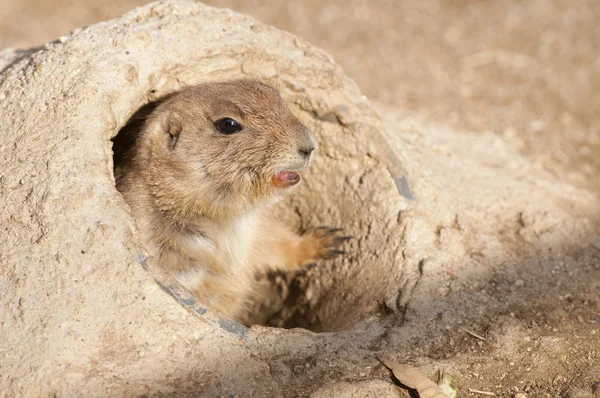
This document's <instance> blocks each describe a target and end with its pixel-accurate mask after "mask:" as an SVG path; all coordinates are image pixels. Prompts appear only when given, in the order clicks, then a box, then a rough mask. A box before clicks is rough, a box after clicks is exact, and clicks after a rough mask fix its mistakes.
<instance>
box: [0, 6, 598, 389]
mask: <svg viewBox="0 0 600 398" xmlns="http://www.w3.org/2000/svg"><path fill="white" fill-rule="evenodd" d="M207 3H208V4H211V5H215V6H221V7H231V8H233V9H235V10H236V11H240V12H243V13H246V14H249V15H252V16H254V17H256V18H257V19H259V20H262V21H264V22H266V23H269V24H272V25H275V26H277V27H279V28H282V29H285V30H289V31H291V32H293V33H296V34H298V35H300V36H302V37H304V38H306V39H307V40H309V41H310V42H312V43H313V44H315V45H317V46H320V47H322V48H324V49H325V50H327V51H328V52H329V53H331V54H333V56H334V57H335V59H336V60H337V61H338V62H339V63H341V64H342V66H343V67H344V69H345V71H346V73H347V74H348V75H349V76H350V77H352V78H353V79H355V80H356V81H357V82H358V84H359V86H360V87H361V89H362V90H363V92H364V93H365V94H366V95H367V96H368V97H369V98H370V99H373V100H375V101H377V102H378V103H379V104H380V106H379V109H380V110H381V112H382V114H384V115H386V120H387V123H391V124H402V123H405V121H406V118H405V117H403V115H408V114H410V115H411V117H413V116H414V115H417V116H418V117H419V118H421V119H422V122H423V123H424V124H425V125H428V124H430V125H431V126H432V127H431V128H432V129H436V128H438V127H436V126H437V125H438V124H441V125H443V126H444V127H443V128H439V131H442V132H441V133H437V134H436V135H435V139H433V138H430V139H429V141H428V139H427V138H426V137H423V136H421V135H418V134H417V135H415V136H412V138H411V137H410V136H409V137H408V138H404V139H403V141H400V140H397V141H396V144H397V145H400V144H403V145H405V149H403V150H413V151H419V150H422V151H425V150H426V149H429V150H431V151H440V156H454V157H459V158H460V157H461V156H462V157H465V158H467V157H469V156H470V154H471V153H472V152H473V151H478V149H481V148H478V146H477V145H486V144H489V143H493V142H495V141H494V140H495V139H497V137H500V139H501V141H502V145H500V146H499V147H498V148H500V149H501V150H503V151H508V152H509V153H512V152H514V153H515V155H514V156H515V159H517V158H519V155H518V154H521V155H523V156H524V159H525V160H524V161H523V164H527V165H528V166H527V167H531V168H532V169H536V168H537V169H538V170H540V173H542V172H548V173H550V174H551V175H553V178H554V179H548V181H555V182H556V181H559V182H561V183H564V184H565V191H568V190H569V187H568V184H573V185H574V186H576V187H578V188H580V189H583V190H588V191H589V192H590V194H591V195H598V194H599V193H600V177H599V173H600V118H599V117H598V116H597V110H598V109H599V108H600V94H599V93H600V27H598V26H597V23H596V21H597V20H598V18H599V17H600V5H599V3H598V2H595V1H593V0H590V1H581V2H578V3H577V7H576V8H575V7H572V4H573V3H572V2H571V6H570V5H569V2H568V1H556V0H555V1H552V0H541V1H531V2H518V1H503V2H472V1H463V2H460V3H459V2H443V1H421V2H418V3H417V2H409V1H392V0H390V1H374V2H360V1H351V2H342V1H337V0H336V1H331V2H327V3H326V4H322V3H321V2H318V1H311V0H304V1H300V2H268V1H264V0H263V1H254V2H243V1H209V2H207ZM141 4H144V2H135V1H129V0H125V1H120V2H110V1H87V2H69V1H64V2H61V3H60V6H58V5H57V3H56V2H49V1H48V2H46V1H35V0H32V1H29V0H23V1H19V2H11V3H10V4H5V5H3V6H2V8H1V9H0V17H1V20H0V47H6V46H17V47H30V46H35V45H39V44H42V43H45V42H47V41H50V40H53V39H55V38H56V37H58V36H60V35H61V34H64V33H66V32H68V31H69V30H71V29H73V28H76V27H79V26H83V25H88V24H91V23H93V22H96V21H98V20H103V19H108V18H111V17H116V16H118V15H120V14H122V13H123V12H125V11H127V10H129V9H131V8H133V7H134V6H136V5H141ZM444 128H452V129H454V131H459V132H460V133H459V134H460V137H461V138H460V139H456V136H454V135H450V134H448V137H452V139H453V141H452V142H446V141H445V138H444V137H445V136H444V134H443V131H444ZM407 129H408V130H410V128H409V127H407ZM471 135H476V138H475V139H473V140H471V139H470V138H469V137H470V136H471ZM389 138H391V139H394V137H389ZM396 138H397V137H396ZM469 145H473V148H470V147H469ZM440 148H442V149H440ZM419 156H420V157H419ZM419 156H416V157H415V159H416V160H415V161H418V160H419V159H421V160H422V161H426V160H427V159H428V157H427V156H426V155H422V156H421V155H419ZM505 158H506V156H499V158H498V159H505ZM519 159H520V158H519ZM519 162H520V160H519V161H516V163H517V166H518V165H519V164H521V163H519ZM525 162H527V163H525ZM488 166H489V167H498V168H500V167H503V166H505V165H499V164H496V165H494V160H493V159H490V165H488ZM411 167H412V169H413V170H415V171H413V172H414V173H416V170H417V169H418V167H417V166H416V165H412V166H411V165H409V169H410V168H411ZM511 167H516V166H511ZM457 170H458V171H460V169H459V168H457ZM437 172H439V173H443V172H444V170H437ZM515 173H516V171H515ZM423 177H426V174H424V176H423ZM432 181H438V182H439V183H440V184H441V183H443V182H442V179H441V178H438V180H436V178H432ZM473 183H474V184H475V183H477V182H473ZM596 197H597V196H596ZM519 210H520V209H508V211H512V212H514V217H513V218H514V223H513V224H507V225H505V226H503V228H504V232H503V233H502V234H501V235H502V236H503V238H502V239H501V241H502V242H503V244H504V245H506V247H510V248H511V249H512V250H514V252H515V253H518V254H519V256H518V258H513V259H507V260H506V262H505V263H502V264H498V266H497V267H496V268H495V269H493V270H492V271H491V272H487V273H478V272H473V273H472V274H473V275H472V277H471V281H472V283H470V284H467V283H466V282H465V280H464V279H459V280H460V284H459V283H456V284H454V285H453V284H452V283H451V282H452V280H453V279H452V278H449V283H448V284H447V285H445V286H438V287H436V288H435V294H433V295H434V296H435V297H438V298H444V300H442V301H443V302H440V301H439V300H438V301H435V300H433V301H435V302H433V303H432V302H430V301H422V302H420V301H419V300H425V299H424V297H425V296H424V293H423V292H421V295H418V294H417V295H416V296H415V298H414V300H413V301H412V302H411V304H410V306H408V308H404V311H405V314H407V315H408V316H407V318H406V319H405V318H404V317H402V319H399V318H398V314H390V313H393V312H394V311H397V308H386V307H385V306H384V307H382V308H381V309H380V310H381V311H380V312H381V314H380V315H381V316H382V319H384V321H382V322H389V323H392V324H394V325H395V326H398V325H399V324H402V323H403V322H404V324H403V327H400V328H393V329H390V330H392V332H390V333H389V334H388V335H386V336H383V337H382V338H381V339H380V340H378V341H377V343H376V344H375V345H376V346H374V347H373V349H374V350H385V349H386V347H390V346H392V347H395V348H396V349H400V348H402V349H403V350H405V351H403V352H404V354H399V355H400V357H402V355H404V356H405V357H406V358H407V359H411V358H415V357H418V358H421V359H420V361H421V362H420V365H424V366H430V367H431V368H432V369H433V368H434V367H435V368H446V369H447V370H448V371H449V372H450V373H453V372H456V373H459V374H460V375H461V378H460V380H459V387H462V390H461V391H463V394H464V396H470V395H469V393H468V392H467V389H466V388H467V387H473V388H478V389H482V390H490V389H494V390H495V391H500V395H501V396H506V397H510V396H515V394H517V393H525V394H530V395H529V396H531V397H535V396H549V397H555V396H564V397H570V398H584V397H594V396H600V368H599V367H598V363H599V362H600V351H599V349H600V348H599V347H600V328H599V325H600V297H599V293H598V292H599V286H598V282H597V281H598V280H599V278H600V275H599V272H600V242H596V243H592V244H590V245H587V246H585V245H582V246H581V247H575V246H573V245H571V244H570V243H569V244H567V243H566V242H565V245H564V247H559V248H555V249H554V252H553V251H552V250H553V248H552V247H544V246H543V245H542V246H540V245H535V246H532V245H531V244H530V243H528V239H529V237H531V236H534V235H535V237H536V239H537V237H539V235H543V234H544V233H545V231H546V230H553V229H556V226H553V225H551V224H552V223H551V220H541V221H540V220H539V219H537V218H536V217H537V215H534V216H533V218H528V214H527V213H522V212H519ZM511 214H512V213H511ZM595 222H596V223H598V220H597V219H596V220H595ZM595 228H596V231H598V229H597V226H596V227H595ZM465 229H466V230H467V231H468V230H469V227H468V225H466V226H465V225H462V226H461V222H460V220H458V219H457V221H456V223H452V222H451V223H449V224H448V225H441V226H440V230H439V236H438V238H439V239H440V242H442V243H441V246H442V247H454V246H453V244H452V240H453V239H459V238H460V237H464V236H469V234H468V233H465V232H464V230H465ZM592 229H594V227H592ZM457 231H458V232H457ZM530 235H531V236H530ZM532 239H533V238H532ZM444 242H446V244H445V243H444ZM447 242H451V243H449V244H448V243H447ZM536 242H537V241H536ZM479 243H480V244H482V243H481V242H479ZM476 246H477V245H475V244H474V243H473V242H469V244H468V245H467V244H466V243H465V247H468V248H470V249H469V250H471V249H472V248H473V247H476ZM469 256H471V257H472V258H473V259H474V260H473V261H474V263H476V262H477V261H476V259H477V257H478V256H480V254H478V253H477V251H476V250H474V251H473V252H472V253H469ZM524 259H526V260H524ZM425 268H426V267H425ZM475 268H476V267H475ZM426 272H427V271H425V274H426ZM447 272H448V274H449V275H450V276H451V274H452V272H454V271H453V270H452V267H451V266H450V267H448V268H447ZM432 288H433V287H432ZM418 306H422V307H423V308H428V309H430V311H429V314H430V318H427V319H415V317H414V315H415V314H423V313H424V311H423V310H418V309H414V307H418ZM411 307H413V309H412V310H411ZM459 309H462V310H459ZM411 314H412V317H411ZM423 324H427V325H430V327H431V328H433V329H432V330H426V331H423V330H422V329H419V327H421V328H423V326H422V325H423ZM419 325H421V326H419ZM436 328H437V329H440V328H441V329H443V331H442V332H439V333H434V330H436V331H437V329H436ZM457 330H462V331H463V333H462V334H461V337H460V339H457V338H456V331H457ZM464 330H469V331H472V332H475V333H478V334H479V335H482V336H485V337H486V338H487V340H485V341H484V340H480V339H477V338H473V337H472V336H470V335H468V334H467V333H466V332H464ZM419 335H422V337H420V338H419V337H415V336H419ZM407 336H408V337H407ZM500 348H501V349H500ZM423 358H425V359H423ZM427 360H428V361H429V362H427ZM308 363H309V362H306V364H308ZM304 365H305V364H300V365H298V366H300V367H302V366H304ZM310 366H312V365H310V364H309V365H308V366H307V367H306V369H307V370H306V373H308V372H309V370H308V369H309V368H310ZM298 372H300V373H302V372H303V370H302V369H300V370H299V371H298ZM356 374H357V375H358V376H356V377H355V378H351V377H348V376H346V375H344V374H343V373H340V377H339V379H340V380H341V381H340V385H339V386H337V387H336V388H338V390H337V391H338V392H340V394H342V393H341V392H344V393H343V394H342V395H347V396H351V391H352V383H355V382H357V381H360V380H365V379H370V378H379V379H384V380H387V379H388V377H389V375H388V373H387V372H386V371H385V370H383V369H380V368H377V369H368V370H365V369H362V370H357V371H356ZM363 374H364V375H363ZM300 379H303V378H299V380H300ZM303 380H304V379H303ZM296 387H298V388H300V387H302V388H305V390H306V391H312V389H311V386H310V385H309V384H306V385H300V386H296ZM377 388H382V389H383V388H388V386H387V385H386V386H384V387H380V386H379V387H378V386H377V385H373V390H374V391H377ZM394 391H395V390H394ZM318 394H319V393H318V392H317V393H316V395H317V396H318ZM398 394H400V396H403V395H402V394H404V396H408V395H407V394H405V393H404V392H401V391H400V392H398ZM472 396H477V395H472Z"/></svg>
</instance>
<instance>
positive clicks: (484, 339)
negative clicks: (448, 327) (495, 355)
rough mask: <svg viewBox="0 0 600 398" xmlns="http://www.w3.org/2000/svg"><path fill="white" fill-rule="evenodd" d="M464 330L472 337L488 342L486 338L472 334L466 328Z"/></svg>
mask: <svg viewBox="0 0 600 398" xmlns="http://www.w3.org/2000/svg"><path fill="white" fill-rule="evenodd" d="M462 330H464V331H465V332H467V333H469V334H470V335H471V336H473V337H475V338H476V339H479V340H483V341H486V338H485V337H483V336H480V335H478V334H477V333H474V332H471V331H470V330H467V329H465V328H462Z"/></svg>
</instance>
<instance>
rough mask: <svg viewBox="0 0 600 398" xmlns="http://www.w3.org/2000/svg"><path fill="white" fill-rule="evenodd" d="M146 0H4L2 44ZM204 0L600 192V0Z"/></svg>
mask: <svg viewBox="0 0 600 398" xmlns="http://www.w3.org/2000/svg"><path fill="white" fill-rule="evenodd" d="M145 3H147V2H146V1H144V0H118V1H117V0H77V1H75V0H2V5H1V6H0V48H5V47H19V48H28V47H32V46H38V45H41V44H43V43H46V42H48V41H51V40H54V39H56V38H58V37H59V36H61V35H64V34H66V33H67V32H69V31H70V30H72V29H75V28H77V27H82V26H85V25H90V24H92V23H94V22H97V21H101V20H106V19H110V18H114V17H117V16H119V15H121V14H123V13H125V12H127V11H128V10H130V9H132V8H134V7H136V6H139V5H143V4H145ZM205 3H207V4H210V5H213V6H216V7H227V8H231V9H233V10H235V11H239V12H242V13H244V14H248V15H251V16H253V17H255V18H256V19H258V20H261V21H263V22H266V23H268V24H271V25H274V26H276V27H278V28H280V29H284V30H287V31H290V32H292V33H295V34H297V35H299V36H301V37H303V38H305V39H307V40H308V41H309V42H311V43H312V44H314V45H317V46H319V47H321V48H323V49H325V50H326V51H328V52H329V53H331V54H332V55H333V56H334V58H335V59H336V60H337V61H338V62H339V63H340V64H341V65H342V66H343V67H344V69H345V71H346V73H347V74H348V75H349V76H350V77H351V78H353V79H354V80H355V81H356V82H357V83H358V84H359V86H360V87H361V89H362V91H363V92H364V93H365V94H366V95H367V96H368V97H369V98H370V99H371V100H373V101H375V102H379V103H381V104H385V105H387V106H393V107H395V108H397V109H399V110H400V111H402V112H407V113H412V114H418V115H419V117H422V118H426V119H427V120H429V121H432V122H435V123H439V124H446V125H452V126H453V127H454V128H456V129H459V130H463V131H467V132H472V133H473V134H480V133H482V132H493V133H495V134H498V135H500V136H502V137H503V138H504V139H505V140H506V141H507V142H508V143H509V144H510V145H511V146H513V147H514V148H516V149H518V150H519V151H520V152H521V153H523V154H524V155H525V156H527V157H529V158H530V159H532V160H534V161H535V162H537V163H538V164H539V165H540V167H543V168H545V169H547V170H549V171H550V172H552V173H554V174H556V175H559V176H560V177H561V178H562V179H563V180H566V181H569V182H570V183H572V184H575V185H577V186H579V187H585V188H587V189H589V190H590V191H593V192H594V193H600V24H598V21H599V20H600V1H598V0H578V1H570V0H531V1H518V0H502V1H493V0H478V1H476V0H462V1H459V0H453V1H452V0H447V1H442V0H419V1H414V0H372V1H360V0H349V1H348V0H331V1H318V0H297V1H283V0H281V1H280V0H253V1H242V0H207V1H205ZM424 167H426V166H424Z"/></svg>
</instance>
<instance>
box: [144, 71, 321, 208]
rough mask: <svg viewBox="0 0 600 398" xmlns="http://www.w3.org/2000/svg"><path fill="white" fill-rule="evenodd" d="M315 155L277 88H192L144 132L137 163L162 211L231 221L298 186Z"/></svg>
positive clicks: (156, 114) (163, 107)
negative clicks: (174, 211)
mask: <svg viewBox="0 0 600 398" xmlns="http://www.w3.org/2000/svg"><path fill="white" fill-rule="evenodd" d="M314 149H315V140H314V138H313V136H312V134H311V132H310V131H309V130H308V128H307V127H306V126H304V125H303V124H302V123H301V122H300V121H299V120H298V119H297V118H296V117H295V116H294V115H293V114H292V113H291V111H290V109H289V108H288V106H287V104H286V103H285V102H284V101H283V99H282V98H281V97H280V96H279V94H278V93H277V91H276V90H275V89H273V88H271V87H269V86H267V85H265V84H262V83H258V82H253V81H242V80H240V81H232V82H224V83H208V84H202V85H199V86H195V87H191V88H188V89H185V90H183V91H181V92H179V93H177V94H175V95H173V96H171V97H169V98H168V99H167V100H165V101H164V102H163V103H162V104H160V105H159V106H158V107H157V108H156V109H155V110H154V111H153V113H152V114H151V115H150V117H149V118H148V120H147V121H146V123H145V125H144V127H143V129H142V132H141V141H140V149H139V151H138V164H140V162H139V161H141V164H140V165H141V167H142V168H143V169H144V171H143V172H144V175H145V179H146V182H147V183H148V185H149V187H150V193H151V195H152V197H153V199H154V202H155V204H156V205H157V206H158V207H159V208H161V209H162V210H175V209H176V208H178V207H179V211H183V212H186V213H190V212H191V213H199V214H202V215H204V216H208V217H212V218H223V217H226V218H227V217H232V216H235V215H236V214H239V213H241V212H243V211H247V210H249V209H251V208H252V207H254V206H257V205H260V204H261V203H268V202H269V201H270V200H273V199H277V198H279V197H281V196H283V194H284V193H286V192H287V191H289V190H290V188H291V187H293V186H295V185H297V184H298V183H299V182H300V179H301V177H300V172H302V171H303V170H305V169H306V168H308V166H309V164H310V161H311V159H312V154H313V151H314Z"/></svg>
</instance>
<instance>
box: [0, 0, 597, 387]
mask: <svg viewBox="0 0 600 398" xmlns="http://www.w3.org/2000/svg"><path fill="white" fill-rule="evenodd" d="M0 70H1V71H2V72H1V74H0V120H1V121H2V122H0V123H1V124H0V126H1V130H2V132H3V133H4V137H5V138H4V140H3V142H2V144H1V146H0V148H1V157H0V161H1V162H2V163H1V170H2V171H1V172H0V195H1V197H2V202H1V203H2V208H1V212H0V225H1V226H2V230H3V232H2V235H0V247H2V251H1V253H0V267H1V268H0V272H1V273H0V292H1V297H0V305H1V306H2V307H1V308H2V310H1V311H2V314H3V315H2V318H0V323H1V329H0V334H1V338H0V358H1V361H0V376H1V377H0V395H3V396H52V395H56V396H84V395H91V396H141V395H147V396H155V395H157V396H165V395H166V396H232V395H233V396H239V397H245V396H311V395H312V396H315V397H327V396H331V397H337V396H357V397H358V396H390V397H394V396H408V394H407V393H406V390H402V389H399V388H398V387H396V386H395V385H393V383H392V381H391V378H390V375H389V372H387V371H386V370H385V369H383V368H381V367H380V366H378V362H377V360H376V359H375V358H374V356H373V353H375V352H384V353H386V354H387V355H389V356H391V357H392V358H394V359H396V360H399V361H402V362H407V363H411V364H413V365H416V366H417V367H419V368H420V369H421V371H423V372H424V373H426V374H428V375H429V376H433V375H434V373H435V370H436V369H445V371H446V372H447V373H450V374H451V375H452V376H453V377H454V379H455V381H456V385H457V387H458V389H459V394H461V395H460V396H468V395H469V392H468V389H469V388H474V389H478V390H486V391H493V392H495V393H496V394H498V395H499V396H506V397H510V396H513V395H514V394H516V393H518V392H526V393H527V394H530V395H531V396H557V395H561V394H562V395H564V396H568V397H575V396H579V395H581V394H588V395H589V396H593V394H596V393H597V392H598V390H599V389H600V387H599V386H600V384H599V383H600V376H599V375H600V365H599V364H600V351H599V350H598V347H599V346H600V344H599V343H600V298H599V297H598V291H600V282H599V281H600V278H599V277H600V227H599V223H600V211H599V210H600V209H599V206H598V197H597V196H596V195H595V194H594V193H593V192H590V191H588V190H584V189H582V188H578V187H576V186H572V185H570V184H569V183H567V182H565V181H564V180H561V179H560V178H559V176H557V174H556V173H554V174H552V173H550V172H549V171H547V170H546V169H545V168H543V167H542V166H541V165H540V164H539V163H537V162H533V161H531V159H529V158H528V157H524V156H522V155H521V154H520V153H519V152H517V151H516V150H515V148H514V147H513V146H511V145H509V144H507V143H506V142H505V141H503V140H502V139H501V138H499V137H498V135H495V134H493V133H482V134H478V135H473V134H470V133H466V132H461V131H460V130H459V129H458V128H456V126H452V125H450V124H447V123H444V122H443V121H439V122H436V123H434V122H432V121H431V119H430V118H428V117H423V116H422V115H419V114H417V113H413V112H409V111H406V110H405V111H400V110H398V109H396V108H392V107H389V106H388V105H384V104H378V105H377V106H376V108H374V107H373V106H372V105H371V104H370V103H369V101H368V100H367V99H366V98H365V97H364V96H362V94H361V93H360V91H359V89H358V87H357V86H356V84H354V83H353V82H352V81H351V80H350V79H349V78H347V77H346V76H345V75H344V74H343V72H342V70H341V68H340V67H339V66H338V65H337V64H335V63H334V61H333V60H332V58H331V57H330V56H329V55H327V54H326V53H324V52H323V51H321V50H319V49H316V48H314V47H312V46H311V45H309V44H308V43H306V42H304V41H303V40H301V39H299V38H296V37H294V36H292V35H290V34H287V33H284V32H282V31H279V30H277V29H275V28H272V27H269V26H267V25H264V24H262V23H260V22H257V21H255V20H253V19H251V18H249V17H244V16H241V15H239V14H235V13H233V12H231V11H228V10H219V9H214V8H210V7H207V6H204V5H202V4H200V3H196V2H188V1H167V2H161V3H153V4H150V5H148V6H145V7H143V8H139V9H136V10H134V11H132V12H131V13H129V14H127V15H125V16H124V17H122V18H119V19H116V20H113V21H109V22H104V23H99V24H96V25H93V26H90V27H87V28H84V29H80V30H77V31H74V32H73V33H71V34H69V35H67V36H64V37H61V39H59V40H57V41H54V42H52V43H49V44H47V45H44V46H41V47H39V48H35V49H32V50H26V51H17V50H11V49H8V50H5V51H4V52H2V53H0ZM238 77H249V78H255V79H259V80H262V81H265V82H267V83H271V84H273V85H274V86H276V87H278V88H279V90H280V92H281V94H282V96H283V97H284V99H286V100H287V101H288V102H289V104H290V105H291V107H292V108H293V109H294V110H295V112H297V113H298V114H299V116H300V117H301V118H303V119H304V120H307V121H310V122H309V123H310V125H311V127H312V128H313V130H314V131H315V135H316V137H317V139H318V141H319V152H318V154H317V156H316V158H315V161H314V164H313V165H312V166H311V169H310V172H309V173H308V175H307V176H306V178H305V181H304V182H305V183H304V185H303V187H302V188H301V190H300V192H299V194H298V195H296V196H294V197H293V198H291V199H290V200H289V201H287V202H286V203H285V204H284V205H283V206H282V207H281V209H280V212H281V216H282V217H285V218H287V219H289V220H290V222H292V223H295V225H297V226H298V227H306V226H311V225H322V224H327V225H339V226H342V227H344V228H346V229H347V230H348V232H350V233H351V234H353V235H355V236H356V238H357V239H356V240H355V241H354V242H353V244H352V245H351V254H350V255H349V256H347V257H346V258H344V259H339V260H337V261H335V262H325V263H323V264H320V265H319V266H318V267H316V268H315V269H312V270H307V271H302V272H300V273H298V274H296V275H275V276H274V275H271V276H268V277H265V276H259V284H261V286H263V288H265V289H266V290H267V291H268V290H269V286H273V288H272V289H271V290H273V292H274V293H273V292H272V295H273V296H274V297H275V298H276V299H269V300H264V301H263V302H260V301H259V302H257V307H256V311H259V312H260V314H264V316H263V319H261V321H262V322H263V323H267V324H271V325H278V326H301V327H304V328H308V329H311V330H313V331H316V332H324V333H314V332H310V331H307V330H303V329H291V330H286V329H280V328H271V327H263V326H254V327H252V328H251V329H248V330H247V329H244V328H243V327H241V326H240V327H237V326H235V325H233V327H232V325H231V324H228V323H227V322H226V320H223V319H222V318H219V317H218V315H217V314H210V313H208V314H205V315H204V316H200V315H199V314H198V312H202V311H199V309H201V303H194V302H192V301H191V300H190V299H189V297H187V296H185V292H181V291H179V290H178V288H177V286H176V285H170V283H172V281H168V280H167V281H166V280H165V279H164V277H163V276H161V275H160V273H159V272H158V271H156V270H155V269H154V267H155V266H156V264H153V261H152V259H145V256H144V254H143V248H142V247H140V245H139V243H138V242H137V240H136V232H135V225H134V222H133V220H132V219H131V217H130V215H129V213H128V209H127V206H126V205H125V203H124V201H123V200H122V198H121V197H120V195H119V193H118V192H117V191H116V189H115V188H114V179H113V177H112V149H111V141H110V139H111V138H112V137H114V136H115V135H116V134H117V133H118V131H119V130H120V128H121V127H123V126H124V124H125V123H126V122H127V120H128V119H129V117H130V116H131V115H132V114H133V113H135V111H136V110H138V109H139V108H140V107H141V106H143V105H144V104H146V103H147V102H149V101H152V100H154V99H156V98H159V97H161V96H163V95H166V94H168V93H170V92H173V91H176V90H178V89H180V88H182V87H184V86H187V85H191V84H195V83H200V82H204V81H212V80H226V79H232V78H238ZM407 181H408V183H407ZM413 196H414V198H413ZM412 199H416V200H412ZM144 265H145V267H144ZM148 269H149V270H150V271H148ZM157 279H158V281H157ZM157 282H158V283H157ZM168 290H170V293H171V294H169V292H168ZM173 295H175V296H176V297H173ZM277 297H278V298H279V299H277ZM177 298H178V299H179V301H180V302H178V301H177V300H176V299H177ZM181 304H184V305H181ZM185 307H187V310H186V308H185ZM206 321H209V322H206ZM211 322H212V323H211ZM467 330H468V331H470V332H472V333H476V334H479V335H482V336H484V337H485V340H480V339H476V338H474V337H472V335H470V334H468V333H467V332H466V331H467ZM577 394H579V395H577Z"/></svg>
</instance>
